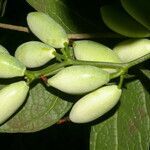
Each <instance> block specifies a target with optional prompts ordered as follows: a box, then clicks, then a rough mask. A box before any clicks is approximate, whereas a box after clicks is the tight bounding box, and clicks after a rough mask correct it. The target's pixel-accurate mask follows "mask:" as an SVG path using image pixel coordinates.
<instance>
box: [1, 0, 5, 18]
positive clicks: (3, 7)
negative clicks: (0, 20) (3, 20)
mask: <svg viewBox="0 0 150 150" xmlns="http://www.w3.org/2000/svg"><path fill="white" fill-rule="evenodd" d="M6 4H7V0H0V16H1V17H2V16H3V15H4V13H5V10H6Z"/></svg>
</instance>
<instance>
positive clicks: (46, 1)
mask: <svg viewBox="0 0 150 150" xmlns="http://www.w3.org/2000/svg"><path fill="white" fill-rule="evenodd" d="M27 2H28V3H29V4H30V5H31V6H32V7H33V8H35V9H36V10H37V11H40V12H44V13H46V14H49V16H51V17H52V18H53V19H54V20H55V21H56V22H58V23H59V24H60V25H61V26H62V27H63V28H64V29H65V31H66V32H67V33H74V32H75V33H79V32H82V33H84V32H87V31H93V32H96V31H97V30H99V28H100V27H98V26H97V25H95V24H94V23H93V21H90V20H89V18H87V16H86V18H85V17H83V16H82V15H81V14H80V13H79V12H78V11H77V10H73V9H71V8H70V7H69V4H68V3H69V2H67V1H66V0H58V1H56V0H42V1H41V0H27ZM88 12H89V11H88ZM88 12H87V13H88Z"/></svg>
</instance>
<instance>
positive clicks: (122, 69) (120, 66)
mask: <svg viewBox="0 0 150 150" xmlns="http://www.w3.org/2000/svg"><path fill="white" fill-rule="evenodd" d="M149 58H150V54H147V55H145V56H143V57H140V58H138V59H136V60H134V61H131V62H129V63H110V62H96V61H82V60H73V59H68V60H65V61H63V62H61V63H55V64H53V65H50V66H48V67H47V68H44V69H42V70H38V71H28V70H27V71H26V73H25V76H26V77H27V78H28V79H29V82H32V81H33V80H35V79H37V78H40V77H41V76H46V77H48V76H51V75H54V74H56V73H57V72H58V71H59V70H60V69H62V68H64V67H66V66H71V65H91V66H96V67H99V68H113V69H117V70H119V71H117V72H116V73H112V74H111V75H110V79H114V78H116V77H119V76H121V75H124V74H126V72H127V71H128V69H129V68H130V67H132V66H135V65H137V64H139V63H141V62H143V61H145V60H148V59H149ZM121 84H122V83H121Z"/></svg>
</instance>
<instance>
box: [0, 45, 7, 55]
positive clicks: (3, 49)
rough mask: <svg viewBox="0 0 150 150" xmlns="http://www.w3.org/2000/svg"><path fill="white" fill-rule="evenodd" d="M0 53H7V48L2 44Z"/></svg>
mask: <svg viewBox="0 0 150 150" xmlns="http://www.w3.org/2000/svg"><path fill="white" fill-rule="evenodd" d="M0 53H5V54H9V52H8V51H7V49H6V48H5V47H4V46H2V45H0Z"/></svg>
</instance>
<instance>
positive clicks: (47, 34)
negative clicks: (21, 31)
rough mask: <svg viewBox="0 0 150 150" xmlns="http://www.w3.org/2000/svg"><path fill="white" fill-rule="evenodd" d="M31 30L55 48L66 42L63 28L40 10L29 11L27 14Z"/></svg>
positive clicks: (62, 45)
mask: <svg viewBox="0 0 150 150" xmlns="http://www.w3.org/2000/svg"><path fill="white" fill-rule="evenodd" d="M27 22H28V25H29V28H30V29H31V31H32V32H33V33H34V34H35V35H36V36H37V37H38V38H39V39H40V40H41V41H43V42H44V43H46V44H49V45H51V46H52V47H55V48H63V47H64V43H68V42H69V41H68V38H67V34H66V32H65V30H64V29H63V28H62V27H61V26H60V25H59V24H58V23H57V22H55V21H54V20H53V19H52V18H51V17H50V16H48V15H46V14H44V13H42V12H31V13H29V14H28V16H27Z"/></svg>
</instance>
